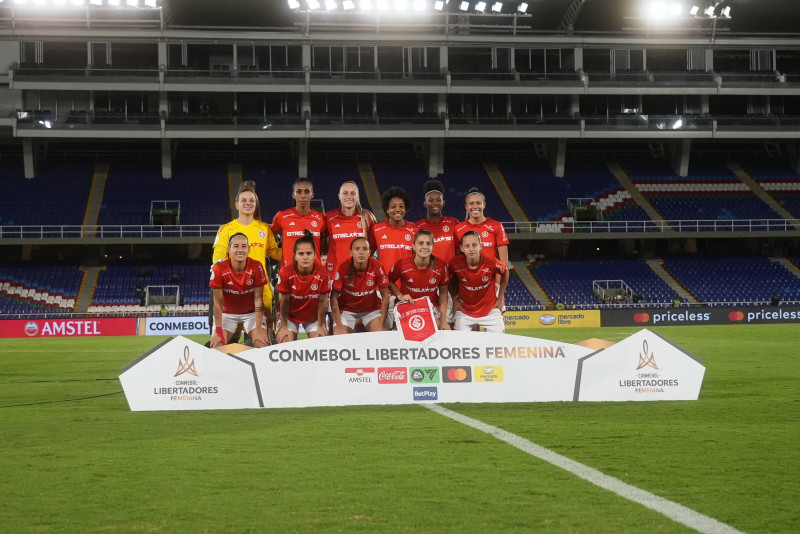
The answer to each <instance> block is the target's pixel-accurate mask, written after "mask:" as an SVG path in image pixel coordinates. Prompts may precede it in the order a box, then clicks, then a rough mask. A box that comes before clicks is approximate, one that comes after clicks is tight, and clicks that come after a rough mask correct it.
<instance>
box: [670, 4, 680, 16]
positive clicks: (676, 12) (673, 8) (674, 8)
mask: <svg viewBox="0 0 800 534" xmlns="http://www.w3.org/2000/svg"><path fill="white" fill-rule="evenodd" d="M682 10H683V6H682V5H681V4H679V3H677V2H672V3H671V4H670V6H669V14H670V15H671V16H673V17H680V16H681V11H682Z"/></svg>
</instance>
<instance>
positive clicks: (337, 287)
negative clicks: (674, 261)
mask: <svg viewBox="0 0 800 534" xmlns="http://www.w3.org/2000/svg"><path fill="white" fill-rule="evenodd" d="M343 277H344V275H343V274H342V270H341V269H339V270H337V271H336V274H335V275H333V281H332V284H331V289H332V290H333V291H341V290H342V278H343Z"/></svg>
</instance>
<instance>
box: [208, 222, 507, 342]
mask: <svg viewBox="0 0 800 534" xmlns="http://www.w3.org/2000/svg"><path fill="white" fill-rule="evenodd" d="M433 243H434V238H433V234H432V233H431V232H429V231H427V230H420V231H418V232H417V233H416V235H415V236H414V240H413V254H412V256H411V257H409V258H403V259H401V260H398V261H397V262H396V263H395V265H394V266H393V267H392V269H391V270H390V271H389V273H388V274H387V273H386V271H385V270H384V268H383V266H382V265H381V263H380V262H379V261H378V260H376V259H375V258H372V257H371V256H370V246H369V242H368V241H367V239H365V238H364V237H356V238H355V239H353V240H352V242H351V243H350V258H349V259H347V260H346V261H344V262H342V263H341V264H340V265H339V268H338V269H337V270H336V274H335V275H334V278H333V280H332V281H331V280H329V278H328V272H327V270H326V269H325V268H324V267H322V265H320V263H319V262H318V261H316V258H317V250H316V246H315V243H314V238H313V236H312V235H311V233H310V232H306V235H304V236H303V237H302V238H300V239H298V240H297V241H295V243H294V253H293V261H292V263H291V264H288V265H286V266H285V267H283V268H282V269H281V270H280V274H279V277H278V285H277V288H276V289H277V291H278V294H279V295H280V297H279V301H278V330H277V334H276V338H277V341H278V342H279V343H281V342H285V341H293V340H294V339H295V338H296V337H297V332H298V331H299V329H300V326H302V327H303V329H304V330H305V331H306V332H308V335H309V337H317V336H325V335H328V334H329V333H330V332H328V328H327V321H326V319H327V317H326V316H327V313H328V311H330V315H331V319H332V323H333V332H332V333H333V334H347V333H351V332H354V331H355V329H356V325H357V323H359V322H360V323H361V324H362V325H363V326H364V328H365V329H366V330H368V331H371V332H377V331H381V330H386V329H387V323H388V322H389V320H390V319H389V309H390V307H391V305H392V304H393V303H395V302H410V301H412V300H414V299H418V298H422V297H428V298H429V299H430V301H431V303H433V305H434V310H435V314H436V316H437V320H438V324H439V328H440V329H445V330H449V329H450V325H449V324H448V322H447V309H448V302H449V298H450V296H452V297H453V312H454V313H453V318H454V328H455V329H456V330H471V329H472V327H473V326H482V327H484V328H486V330H488V331H492V332H502V331H504V326H503V317H502V314H501V312H500V310H501V308H502V302H503V294H504V293H505V288H506V286H507V284H508V276H509V274H508V269H507V268H506V266H505V265H503V264H502V263H501V262H500V261H498V260H497V259H495V258H491V257H488V256H486V255H485V254H482V253H481V251H482V249H483V246H482V244H481V239H480V236H479V235H478V233H477V232H468V233H466V234H465V235H464V237H463V238H462V240H461V252H462V253H463V255H458V256H455V257H454V258H453V259H451V260H450V262H449V263H447V264H446V263H445V262H443V261H441V260H438V259H437V258H436V257H435V256H433V254H432V252H433ZM248 253H249V243H248V240H247V236H245V235H244V234H235V235H233V236H232V237H231V238H230V240H229V243H228V256H229V257H228V259H226V260H224V261H221V262H218V263H216V264H215V265H214V268H213V270H212V273H211V281H210V283H209V286H210V287H211V288H212V289H213V290H214V334H213V335H212V338H211V346H212V347H217V346H220V345H224V344H226V342H227V340H229V339H230V337H231V336H232V334H233V332H235V331H236V329H237V327H238V325H239V324H242V325H243V327H244V329H245V331H246V332H248V333H249V334H250V337H251V338H252V340H253V344H254V346H256V347H263V346H265V345H267V344H268V343H269V338H268V336H267V333H266V329H265V326H266V325H267V324H269V321H268V317H267V315H266V314H268V313H269V310H265V309H264V301H263V288H264V286H265V285H266V284H267V276H266V273H265V272H264V268H263V266H262V265H261V264H260V263H259V262H258V261H255V260H253V259H251V258H248V257H247V255H248ZM390 292H391V293H390ZM328 294H330V306H329V302H328Z"/></svg>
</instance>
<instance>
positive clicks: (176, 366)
mask: <svg viewBox="0 0 800 534" xmlns="http://www.w3.org/2000/svg"><path fill="white" fill-rule="evenodd" d="M119 380H120V382H122V389H123V390H124V391H125V397H126V398H127V399H128V405H130V408H131V410H132V411H135V412H136V411H148V410H219V409H236V408H261V407H262V406H263V404H262V402H261V399H260V391H259V388H258V383H257V380H256V375H255V371H254V369H253V365H252V364H251V363H250V362H247V361H244V360H242V359H241V358H239V357H238V356H233V355H228V354H224V353H222V352H220V351H218V350H215V349H209V348H206V347H204V346H203V345H200V344H198V343H195V342H194V341H191V340H189V339H186V338H184V337H181V336H178V337H175V338H171V339H169V340H167V341H165V342H164V343H162V344H161V345H159V346H157V347H156V348H155V349H153V350H152V351H150V352H148V353H147V354H145V355H144V356H142V357H141V358H139V359H138V360H136V361H134V362H132V363H131V364H130V365H128V366H127V367H126V368H125V369H124V371H123V373H122V375H120V377H119Z"/></svg>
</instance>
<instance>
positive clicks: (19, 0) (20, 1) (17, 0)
mask: <svg viewBox="0 0 800 534" xmlns="http://www.w3.org/2000/svg"><path fill="white" fill-rule="evenodd" d="M14 3H15V4H21V5H25V4H27V3H28V0H14Z"/></svg>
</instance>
